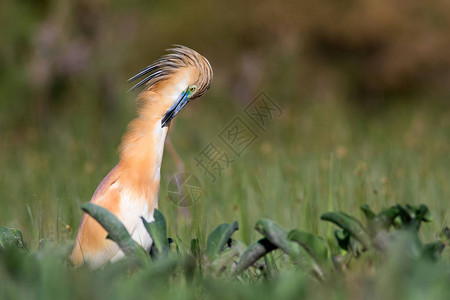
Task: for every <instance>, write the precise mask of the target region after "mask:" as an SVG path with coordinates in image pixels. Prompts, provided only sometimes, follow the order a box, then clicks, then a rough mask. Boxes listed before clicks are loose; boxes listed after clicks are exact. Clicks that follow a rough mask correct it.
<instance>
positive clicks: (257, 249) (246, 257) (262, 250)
mask: <svg viewBox="0 0 450 300" xmlns="http://www.w3.org/2000/svg"><path fill="white" fill-rule="evenodd" d="M277 248H278V247H277V246H275V245H274V244H272V243H271V242H270V241H269V239H267V238H263V239H260V240H259V241H257V242H256V243H254V244H252V245H250V246H249V247H248V248H247V249H246V250H245V251H244V253H242V255H241V257H240V258H239V261H238V263H237V266H236V269H235V272H236V273H240V272H242V271H244V270H245V269H247V268H248V267H250V266H252V265H253V264H254V263H255V262H256V261H257V260H258V259H260V258H261V257H263V256H264V255H266V254H267V253H269V252H271V251H273V250H275V249H277Z"/></svg>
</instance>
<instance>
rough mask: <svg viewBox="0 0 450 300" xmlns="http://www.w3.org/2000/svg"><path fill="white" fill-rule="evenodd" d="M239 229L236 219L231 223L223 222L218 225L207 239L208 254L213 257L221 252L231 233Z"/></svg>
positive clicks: (210, 257)
mask: <svg viewBox="0 0 450 300" xmlns="http://www.w3.org/2000/svg"><path fill="white" fill-rule="evenodd" d="M238 229H239V225H238V223H237V222H236V221H234V222H233V223H231V224H226V223H225V224H221V225H219V226H217V227H216V229H214V230H213V231H212V232H211V233H210V234H209V235H208V239H207V241H206V256H207V257H208V258H209V259H213V258H214V256H215V255H217V254H218V253H220V252H221V251H222V250H223V249H224V247H225V244H226V243H227V242H228V241H229V240H230V238H231V235H232V234H233V233H234V232H235V231H236V230H238Z"/></svg>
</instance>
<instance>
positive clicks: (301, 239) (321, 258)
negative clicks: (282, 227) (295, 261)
mask: <svg viewBox="0 0 450 300" xmlns="http://www.w3.org/2000/svg"><path fill="white" fill-rule="evenodd" d="M288 239H289V240H291V241H294V242H297V243H298V244H299V245H300V246H302V247H303V249H305V250H306V252H308V253H309V255H311V256H312V258H313V259H314V260H315V261H316V262H317V263H318V264H319V265H322V266H323V265H326V264H328V263H329V260H328V246H327V244H326V242H325V241H324V239H322V238H321V237H318V236H316V235H314V234H312V233H309V232H304V231H300V230H297V229H294V230H291V231H290V232H289V234H288Z"/></svg>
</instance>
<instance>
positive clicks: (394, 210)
mask: <svg viewBox="0 0 450 300" xmlns="http://www.w3.org/2000/svg"><path fill="white" fill-rule="evenodd" d="M399 213H400V210H399V209H398V207H397V206H392V207H390V208H388V209H385V210H383V211H381V212H380V213H379V214H378V215H377V216H376V218H375V221H376V224H377V226H380V227H381V228H382V229H385V230H388V229H389V227H390V226H391V225H392V224H393V223H394V220H395V218H397V216H398V215H399Z"/></svg>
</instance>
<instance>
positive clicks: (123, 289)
mask: <svg viewBox="0 0 450 300" xmlns="http://www.w3.org/2000/svg"><path fill="white" fill-rule="evenodd" d="M362 209H363V211H364V212H365V213H364V215H365V216H366V218H367V221H368V226H371V228H372V229H371V230H372V231H371V234H370V235H369V234H368V233H367V230H366V229H365V228H364V226H363V225H361V223H360V222H359V221H358V220H357V219H355V218H353V217H351V216H349V215H347V214H345V213H342V212H332V213H326V214H324V215H323V216H322V219H323V220H326V221H331V222H333V223H335V224H337V225H338V226H340V227H341V228H342V230H336V231H335V237H336V239H337V242H338V246H339V248H340V249H342V250H345V251H344V253H343V254H344V255H342V253H341V252H336V251H335V249H334V250H333V249H332V248H329V247H328V245H327V243H326V241H325V240H324V239H323V238H321V237H319V236H316V235H314V234H311V233H308V232H304V231H300V230H298V229H293V230H291V231H287V230H286V229H284V228H283V227H282V226H281V225H279V224H278V223H276V222H274V221H272V220H268V219H262V220H259V221H258V222H257V223H256V226H255V229H256V230H257V231H258V232H259V233H260V234H262V235H263V236H264V238H262V239H260V240H259V241H257V242H256V243H254V244H252V245H250V246H248V247H247V246H246V245H245V244H244V243H243V242H241V241H239V240H237V239H233V238H232V235H233V233H234V232H236V230H238V224H237V222H233V223H231V224H221V225H219V226H218V227H216V229H214V230H213V231H212V232H211V233H210V234H209V236H208V240H207V245H206V248H204V249H203V248H202V247H201V245H200V242H199V240H198V239H192V240H191V245H190V249H188V247H187V246H186V245H185V243H184V242H183V241H182V240H181V239H180V238H179V237H178V236H177V237H176V238H175V239H174V240H173V241H172V243H174V244H175V245H176V247H172V248H175V249H176V250H175V251H171V250H170V247H169V242H168V241H169V239H168V238H167V228H166V222H165V218H164V216H163V215H162V214H161V213H160V212H159V211H157V210H155V215H154V216H155V221H154V222H151V223H147V222H145V220H143V222H144V225H145V227H146V228H147V230H148V231H149V233H150V234H151V236H152V238H153V241H154V245H153V247H152V252H153V256H154V258H156V259H155V261H154V263H152V264H142V263H140V262H142V259H144V260H148V256H149V255H148V254H145V253H143V250H142V248H141V247H140V246H138V245H137V243H136V242H134V241H133V240H132V239H131V237H130V235H129V234H128V232H127V231H126V229H125V227H124V226H123V225H122V224H121V223H120V222H119V221H118V219H117V218H115V217H114V216H113V215H112V214H111V213H110V212H108V211H107V210H106V209H104V208H102V207H100V206H96V205H93V204H85V205H83V210H84V211H86V212H87V213H89V214H90V215H91V216H92V217H93V218H95V219H96V220H97V221H98V222H99V223H100V224H101V225H102V226H103V227H104V228H105V229H106V230H107V231H108V238H110V239H111V240H113V241H114V242H116V243H117V244H118V245H119V246H120V248H121V249H122V250H123V251H124V253H126V254H127V259H125V260H122V261H119V262H117V263H114V264H109V265H107V266H105V267H104V268H103V269H101V270H96V271H94V272H89V271H88V270H87V268H85V267H82V268H80V269H77V270H69V269H67V266H66V264H64V260H65V259H64V257H67V255H68V254H69V251H70V247H64V248H61V249H56V250H57V251H55V250H45V249H42V250H40V251H39V252H36V253H35V254H26V253H25V252H24V251H19V250H17V248H18V247H17V246H18V244H17V243H16V242H14V241H15V240H17V238H18V237H20V241H21V243H22V244H19V245H23V240H22V238H21V235H20V232H18V231H16V230H14V229H8V228H6V229H5V228H4V227H1V228H0V229H1V230H2V231H1V232H2V234H3V235H2V237H7V238H3V239H2V245H3V246H5V247H3V249H0V280H2V283H3V282H5V284H6V285H3V287H0V292H1V293H2V295H4V296H6V297H7V298H14V297H12V295H13V294H17V291H16V290H14V289H8V288H6V287H8V286H16V285H15V283H14V282H18V281H17V280H21V281H19V282H21V283H20V284H21V287H20V290H21V291H24V292H23V293H22V294H20V296H19V298H24V297H25V295H26V294H27V293H28V291H34V290H33V288H32V286H33V285H34V284H35V283H34V281H35V280H36V278H38V277H39V273H40V272H49V273H45V274H46V276H47V280H48V281H46V282H45V283H41V285H42V286H43V288H44V289H45V292H44V293H43V294H45V295H48V296H55V297H58V298H64V297H65V296H64V295H69V294H70V293H75V294H74V295H73V296H74V297H75V298H76V299H85V298H86V299H88V298H92V297H94V298H100V299H123V298H130V297H131V298H143V297H144V298H145V297H146V296H148V295H147V294H151V295H152V297H156V294H157V295H159V296H161V297H163V298H164V299H165V298H166V297H167V298H170V296H169V295H172V296H174V295H173V294H172V293H171V290H172V289H175V290H177V291H178V292H181V293H182V294H184V295H186V296H187V295H190V296H189V297H188V298H189V299H190V298H199V297H200V298H203V299H216V298H224V299H225V298H228V297H234V298H254V297H255V296H258V297H259V298H261V299H270V298H273V297H275V298H276V297H282V298H288V299H296V298H298V297H299V295H303V296H302V297H303V298H308V299H328V298H329V297H330V294H328V293H326V292H324V291H326V290H327V289H330V288H331V290H332V291H333V293H335V294H334V295H340V294H342V295H345V294H346V292H345V291H344V290H345V289H344V290H343V288H342V286H343V285H345V283H344V280H343V279H342V275H345V273H346V270H347V269H349V268H351V266H352V265H356V264H357V263H358V264H359V265H360V267H362V268H369V269H370V268H373V267H374V266H375V267H376V268H377V269H379V271H377V272H378V273H379V274H380V275H377V277H376V278H375V279H370V280H368V281H367V282H366V285H367V286H368V287H370V288H368V289H364V290H363V291H364V295H365V297H367V296H368V295H370V294H371V293H370V291H371V290H372V289H374V288H377V289H379V292H380V293H381V294H382V295H385V294H386V293H394V294H395V291H394V292H393V291H389V289H391V288H392V285H391V284H387V283H386V280H387V279H389V280H396V282H401V284H400V286H399V287H398V288H399V289H403V288H404V286H405V285H408V286H409V287H410V289H411V290H412V291H415V293H416V292H417V291H419V290H420V289H419V290H418V289H417V287H416V286H415V285H412V283H413V282H415V281H417V280H419V281H420V282H425V283H426V285H427V286H432V287H435V288H439V289H441V290H442V291H443V292H444V291H445V289H446V284H445V282H447V283H448V281H446V280H449V279H450V277H449V272H448V269H447V270H446V269H445V268H444V269H443V268H442V266H440V265H439V264H438V263H437V262H438V261H439V260H441V254H442V252H443V250H444V247H445V245H446V242H447V241H448V238H449V236H448V235H449V232H448V228H444V229H443V230H442V233H441V235H440V237H441V239H442V240H437V241H434V242H431V243H428V244H423V243H422V242H421V241H420V239H419V237H418V234H417V233H418V230H419V229H420V226H419V225H420V222H421V221H424V220H426V219H427V220H429V219H430V216H429V213H428V210H427V209H426V207H424V206H418V207H413V206H405V207H402V206H395V207H392V208H388V209H386V210H383V211H382V212H381V213H379V214H375V213H374V212H373V211H371V210H370V208H369V207H368V206H364V207H363V208H362ZM402 214H403V215H402ZM405 214H406V215H405ZM395 218H399V219H400V222H399V223H398V226H395V223H394V222H393V221H392V220H394V219H395ZM387 224H390V225H389V226H387ZM418 224H419V225H418ZM388 230H389V231H388ZM380 240H382V242H383V243H384V246H383V247H380V246H379V243H380ZM8 241H9V242H8ZM361 241H362V242H361ZM7 243H9V244H8V245H10V246H13V247H6V245H7ZM358 243H359V244H361V245H364V246H365V247H364V249H365V250H368V251H367V252H368V253H372V255H366V254H364V253H365V252H359V250H358V246H357V244H358ZM19 248H20V247H19ZM20 249H23V248H20ZM277 249H279V250H281V251H277ZM379 250H382V251H381V253H383V256H378V257H379V258H384V259H383V260H384V261H387V262H389V263H388V264H386V263H384V262H382V263H380V262H377V260H375V259H374V258H375V257H376V256H374V255H373V254H374V253H378V252H379ZM143 256H146V257H147V258H143ZM355 257H356V258H357V259H353V258H355ZM136 258H138V259H137V260H136ZM284 258H289V260H290V261H291V262H293V263H294V265H295V266H296V268H297V270H296V271H295V272H294V273H292V272H289V271H288V272H286V271H283V270H286V267H287V266H289V264H288V262H287V261H286V260H285V259H284ZM280 260H281V261H280ZM282 261H284V262H282ZM350 262H352V264H350ZM286 263H287V265H286ZM280 264H281V265H284V267H283V268H281V269H280V268H279V266H280ZM333 266H334V268H333ZM288 269H289V268H288ZM430 270H433V275H427V276H431V277H430V278H433V281H430V280H428V279H427V277H424V276H425V275H423V274H430ZM406 271H407V272H408V275H409V276H406V277H405V276H403V275H401V274H402V273H403V272H406ZM423 272H425V273H423ZM422 273H423V274H422ZM50 274H61V275H59V277H55V276H53V275H50ZM307 274H310V275H307ZM421 274H422V275H421ZM311 275H312V276H311ZM218 276H221V277H222V278H221V279H220V280H216V279H214V278H217V277H218ZM225 276H231V277H230V278H235V279H237V280H238V282H239V281H243V280H244V281H246V280H248V279H250V280H256V279H257V278H259V277H261V276H263V278H267V279H269V280H267V282H266V283H265V285H268V286H272V285H273V287H271V288H268V289H265V288H264V287H263V286H261V285H260V284H258V283H251V284H248V283H245V284H244V285H242V286H240V287H239V286H236V285H235V283H233V284H232V285H230V286H228V283H226V282H228V281H227V280H225V282H222V281H223V277H225ZM86 278H89V280H88V279H86ZM225 278H226V277H225ZM385 278H386V279H385ZM317 279H318V280H319V281H317ZM72 281H73V282H72ZM50 282H62V283H64V284H66V286H67V288H69V289H72V290H71V291H66V289H67V288H64V287H51V285H50ZM69 282H71V283H70V284H69ZM219 282H221V283H220V285H219ZM317 282H321V283H320V285H318V283H317ZM105 283H107V288H105V287H106V286H105ZM175 283H176V284H175ZM99 284H100V285H101V284H103V289H101V290H100V291H98V292H97V288H98V285H99ZM174 284H175V285H174ZM322 285H326V286H327V289H324V290H323V289H322ZM244 287H246V289H244ZM348 288H350V289H351V286H350V287H348V286H347V288H346V289H348ZM249 289H250V290H249ZM447 290H448V288H447ZM172 292H173V291H172ZM155 293H156V294H155ZM408 293H409V292H407V291H403V290H402V295H406V294H408ZM422 293H423V291H422ZM308 295H309V296H308ZM426 295H434V296H433V299H438V298H439V297H436V295H435V294H433V290H432V289H431V290H427V293H426ZM382 298H383V299H394V298H391V296H388V297H386V296H383V297H382Z"/></svg>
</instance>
